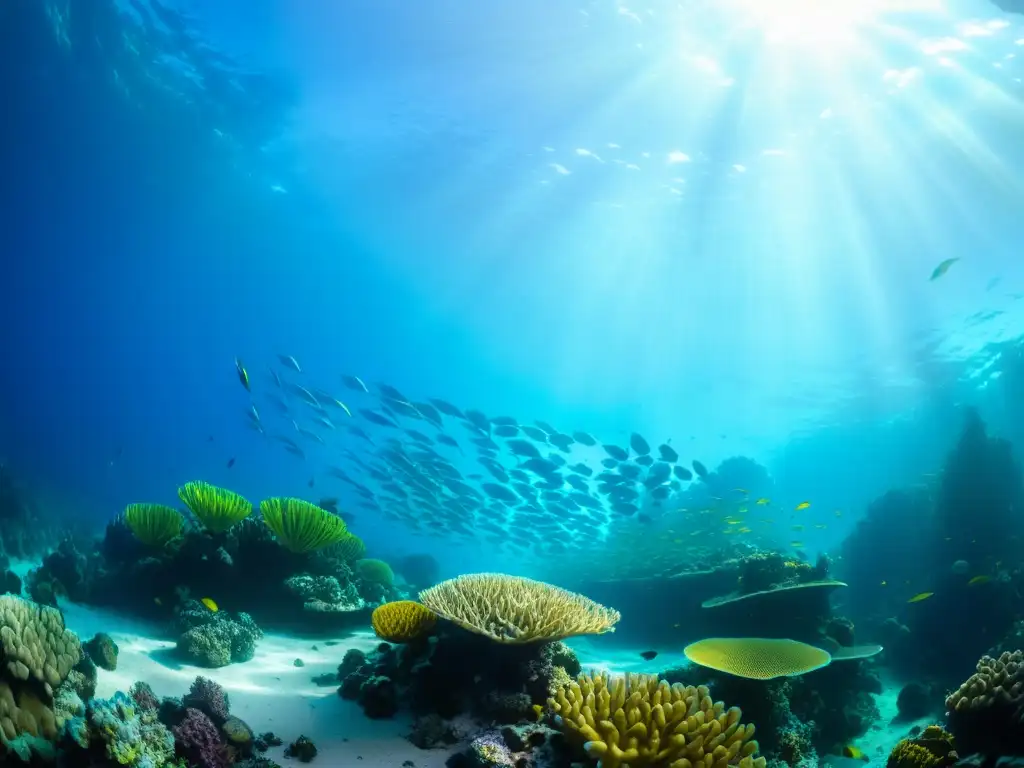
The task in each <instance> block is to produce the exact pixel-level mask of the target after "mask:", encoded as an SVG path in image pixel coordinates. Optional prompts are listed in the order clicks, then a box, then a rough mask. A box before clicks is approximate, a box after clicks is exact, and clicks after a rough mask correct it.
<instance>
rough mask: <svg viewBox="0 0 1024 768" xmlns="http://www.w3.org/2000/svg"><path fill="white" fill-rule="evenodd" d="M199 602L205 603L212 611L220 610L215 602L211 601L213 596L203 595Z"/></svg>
mask: <svg viewBox="0 0 1024 768" xmlns="http://www.w3.org/2000/svg"><path fill="white" fill-rule="evenodd" d="M199 602H200V603H202V604H203V605H205V606H206V607H207V608H209V609H210V610H211V611H213V612H214V613H216V612H217V611H219V610H220V608H218V607H217V604H216V603H215V602H213V598H211V597H204V598H203V599H202V600H200V601H199Z"/></svg>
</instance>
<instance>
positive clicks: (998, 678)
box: [946, 651, 1024, 754]
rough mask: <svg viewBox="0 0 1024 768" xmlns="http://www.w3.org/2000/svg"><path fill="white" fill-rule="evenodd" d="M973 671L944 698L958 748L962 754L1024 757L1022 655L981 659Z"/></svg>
mask: <svg viewBox="0 0 1024 768" xmlns="http://www.w3.org/2000/svg"><path fill="white" fill-rule="evenodd" d="M976 669H977V671H976V672H975V673H974V674H973V675H971V676H970V677H969V678H968V679H967V680H966V682H964V683H963V685H961V686H960V687H959V688H958V689H957V690H955V691H953V693H951V694H949V696H947V697H946V710H947V712H948V717H949V729H950V731H951V732H952V733H953V736H954V737H955V738H956V744H957V747H958V748H959V749H960V751H961V752H963V753H965V754H970V753H973V752H983V753H986V754H1024V724H1022V722H1021V718H1020V712H1021V707H1022V706H1024V652H1022V651H1013V652H1012V653H1010V652H1005V653H1003V654H1001V655H1000V656H999V658H993V657H991V656H982V657H981V659H980V660H979V661H978V664H977V667H976Z"/></svg>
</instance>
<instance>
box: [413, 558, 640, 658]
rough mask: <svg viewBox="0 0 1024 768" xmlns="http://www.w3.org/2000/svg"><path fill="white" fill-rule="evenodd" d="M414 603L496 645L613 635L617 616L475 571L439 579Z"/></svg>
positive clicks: (555, 590) (535, 585)
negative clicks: (438, 581) (589, 635)
mask: <svg viewBox="0 0 1024 768" xmlns="http://www.w3.org/2000/svg"><path fill="white" fill-rule="evenodd" d="M420 602H421V603H422V604H423V605H425V606H426V607H427V608H429V609H430V610H431V611H433V612H434V613H436V614H438V615H439V616H441V617H443V618H445V619H447V620H448V621H451V622H454V623H455V624H457V625H459V626H460V627H462V628H464V629H467V630H469V631H470V632H476V633H477V634H480V635H484V636H485V637H489V638H490V639H491V640H494V641H496V642H499V643H532V642H539V641H549V640H562V639H565V638H567V637H573V636H575V635H588V634H602V633H604V632H612V631H614V628H615V624H616V623H617V622H618V620H619V618H620V615H619V612H618V611H615V610H613V609H611V608H606V607H604V606H603V605H600V604H598V603H595V602H594V601H593V600H590V599H588V598H586V597H583V596H582V595H577V594H575V593H574V592H569V591H567V590H564V589H561V588H559V587H555V586H552V585H550V584H545V583H544V582H541V581H534V580H533V579H525V578H522V577H519V576H506V575H504V574H499V573H476V574H469V575H466V576H459V577H457V578H454V579H449V580H448V581H443V582H441V583H440V584H438V585H437V586H434V587H431V588H430V589H426V590H424V591H423V592H421V593H420Z"/></svg>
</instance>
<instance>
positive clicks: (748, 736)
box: [548, 673, 765, 768]
mask: <svg viewBox="0 0 1024 768" xmlns="http://www.w3.org/2000/svg"><path fill="white" fill-rule="evenodd" d="M548 706H549V707H550V708H551V709H552V710H553V711H554V712H555V713H556V715H557V717H556V721H555V722H556V724H557V725H558V727H559V728H561V729H562V730H563V731H564V732H566V734H567V735H571V736H575V737H577V739H578V740H579V741H580V742H582V744H583V749H584V751H585V752H586V753H587V754H588V755H589V756H590V757H591V758H594V759H597V760H599V761H600V765H601V766H602V768H620V767H621V766H626V765H628V766H629V768H660V767H661V766H678V768H688V767H689V766H693V765H698V766H708V768H723V767H724V766H727V765H734V766H740V768H764V766H765V759H764V758H763V757H758V758H755V757H754V754H755V753H756V752H757V742H756V741H754V738H753V737H754V726H753V725H743V724H742V723H741V722H740V717H741V712H740V710H739V709H738V708H736V707H733V708H731V709H728V710H727V709H726V708H725V705H724V704H723V703H722V702H713V701H712V700H711V696H710V695H709V691H708V688H707V687H705V686H700V687H698V688H694V687H693V686H684V685H681V684H679V683H676V684H675V685H669V684H668V683H667V682H665V681H664V680H659V679H658V678H657V677H655V676H653V675H626V676H625V677H617V678H614V679H613V678H610V677H609V676H608V675H607V674H606V673H599V674H586V673H584V674H581V675H580V676H579V677H578V678H577V679H576V681H575V682H573V683H570V684H569V685H567V686H565V687H563V688H562V689H560V690H559V691H558V693H557V694H556V696H555V697H553V698H551V699H549V700H548Z"/></svg>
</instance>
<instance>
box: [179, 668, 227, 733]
mask: <svg viewBox="0 0 1024 768" xmlns="http://www.w3.org/2000/svg"><path fill="white" fill-rule="evenodd" d="M181 703H182V704H184V705H185V706H186V707H192V708H193V709H198V710H199V711H200V712H202V713H204V714H206V715H207V716H209V718H210V719H211V720H213V722H214V723H216V724H217V725H220V724H222V723H223V722H224V721H225V720H227V719H228V716H229V715H230V714H231V712H230V711H229V710H230V704H229V703H228V695H227V693H226V692H225V691H224V689H223V688H221V687H220V686H219V685H217V683H215V682H213V680H210V679H209V678H208V677H197V678H196V679H195V681H194V682H193V683H192V687H191V688H189V689H188V693H186V694H185V696H184V697H183V698H182V700H181Z"/></svg>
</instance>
